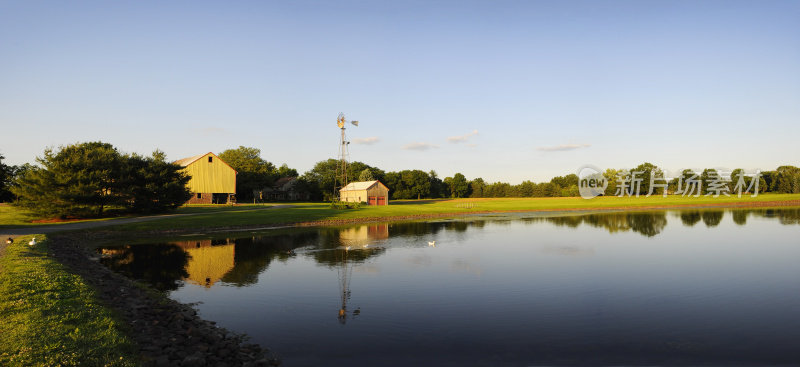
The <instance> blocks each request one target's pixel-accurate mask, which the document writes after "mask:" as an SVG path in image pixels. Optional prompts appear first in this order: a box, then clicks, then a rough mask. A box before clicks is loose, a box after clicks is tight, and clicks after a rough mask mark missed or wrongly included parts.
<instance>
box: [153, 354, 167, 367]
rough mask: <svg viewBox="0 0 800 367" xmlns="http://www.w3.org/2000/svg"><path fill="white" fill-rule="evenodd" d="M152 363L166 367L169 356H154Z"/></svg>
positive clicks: (158, 366)
mask: <svg viewBox="0 0 800 367" xmlns="http://www.w3.org/2000/svg"><path fill="white" fill-rule="evenodd" d="M154 365H155V366H157V367H167V366H169V358H167V356H160V357H158V358H156V360H155V364H154Z"/></svg>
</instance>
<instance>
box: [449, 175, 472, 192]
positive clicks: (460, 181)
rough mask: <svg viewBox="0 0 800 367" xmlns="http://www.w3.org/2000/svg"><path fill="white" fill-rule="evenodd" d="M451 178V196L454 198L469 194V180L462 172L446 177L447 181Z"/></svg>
mask: <svg viewBox="0 0 800 367" xmlns="http://www.w3.org/2000/svg"><path fill="white" fill-rule="evenodd" d="M448 179H449V184H448V186H449V187H450V196H451V197H454V198H464V197H467V196H469V183H468V182H467V178H466V177H464V175H463V174H461V173H456V174H455V175H453V177H452V178H450V177H448V178H446V179H445V182H447V181H448Z"/></svg>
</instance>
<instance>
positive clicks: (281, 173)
mask: <svg viewBox="0 0 800 367" xmlns="http://www.w3.org/2000/svg"><path fill="white" fill-rule="evenodd" d="M297 176H299V175H298V174H297V170H296V169H294V168H289V166H288V165H287V164H286V163H284V164H282V165H281V166H280V167H278V178H282V177H297Z"/></svg>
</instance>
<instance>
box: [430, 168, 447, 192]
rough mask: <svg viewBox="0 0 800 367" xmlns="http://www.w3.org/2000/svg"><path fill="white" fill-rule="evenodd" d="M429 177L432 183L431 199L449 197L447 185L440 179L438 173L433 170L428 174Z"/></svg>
mask: <svg viewBox="0 0 800 367" xmlns="http://www.w3.org/2000/svg"><path fill="white" fill-rule="evenodd" d="M428 176H429V177H430V181H431V198H443V197H447V195H448V193H447V185H445V184H444V181H442V179H440V178H439V175H438V174H437V173H436V171H434V170H431V171H430V172H428Z"/></svg>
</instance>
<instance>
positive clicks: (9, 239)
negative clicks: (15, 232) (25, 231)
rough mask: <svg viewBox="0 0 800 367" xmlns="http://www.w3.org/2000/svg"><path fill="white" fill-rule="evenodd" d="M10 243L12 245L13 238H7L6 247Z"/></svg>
mask: <svg viewBox="0 0 800 367" xmlns="http://www.w3.org/2000/svg"><path fill="white" fill-rule="evenodd" d="M12 243H14V239H13V238H11V237H9V238H8V239H7V240H6V245H10V244H12Z"/></svg>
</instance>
